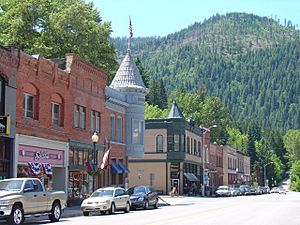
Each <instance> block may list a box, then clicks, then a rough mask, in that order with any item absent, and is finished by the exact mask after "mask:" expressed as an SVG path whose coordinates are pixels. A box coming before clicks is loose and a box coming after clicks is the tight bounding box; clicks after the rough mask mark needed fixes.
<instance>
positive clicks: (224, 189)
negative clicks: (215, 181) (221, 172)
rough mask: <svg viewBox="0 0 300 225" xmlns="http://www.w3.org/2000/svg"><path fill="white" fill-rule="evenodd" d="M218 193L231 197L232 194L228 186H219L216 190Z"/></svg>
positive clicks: (218, 195) (218, 194)
mask: <svg viewBox="0 0 300 225" xmlns="http://www.w3.org/2000/svg"><path fill="white" fill-rule="evenodd" d="M216 194H217V197H222V196H226V197H229V196H230V195H231V193H230V190H229V187H228V186H219V187H218V189H217V191H216Z"/></svg>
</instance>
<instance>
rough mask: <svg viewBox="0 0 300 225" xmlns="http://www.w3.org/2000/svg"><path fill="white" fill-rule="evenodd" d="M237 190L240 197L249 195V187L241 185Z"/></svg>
mask: <svg viewBox="0 0 300 225" xmlns="http://www.w3.org/2000/svg"><path fill="white" fill-rule="evenodd" d="M239 188H240V191H241V193H242V195H248V194H249V189H250V187H249V185H246V184H244V185H241V186H240V187H239Z"/></svg>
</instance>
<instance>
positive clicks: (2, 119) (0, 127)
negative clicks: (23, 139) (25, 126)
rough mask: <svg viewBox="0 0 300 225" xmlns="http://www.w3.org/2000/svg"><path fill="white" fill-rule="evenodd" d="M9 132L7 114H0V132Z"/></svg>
mask: <svg viewBox="0 0 300 225" xmlns="http://www.w3.org/2000/svg"><path fill="white" fill-rule="evenodd" d="M8 133H9V116H0V134H8Z"/></svg>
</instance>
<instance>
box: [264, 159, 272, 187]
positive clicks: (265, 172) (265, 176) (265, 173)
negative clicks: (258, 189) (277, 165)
mask: <svg viewBox="0 0 300 225" xmlns="http://www.w3.org/2000/svg"><path fill="white" fill-rule="evenodd" d="M270 164H273V162H269V163H266V164H265V165H264V185H265V186H267V185H266V180H267V179H266V178H267V171H266V168H267V165H270Z"/></svg>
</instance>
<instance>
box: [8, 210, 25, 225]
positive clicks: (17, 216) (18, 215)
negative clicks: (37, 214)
mask: <svg viewBox="0 0 300 225" xmlns="http://www.w3.org/2000/svg"><path fill="white" fill-rule="evenodd" d="M23 222H24V211H23V209H22V207H21V206H19V205H15V206H14V207H13V209H12V211H11V214H10V216H9V218H8V219H7V223H8V224H9V225H21V224H23Z"/></svg>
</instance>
